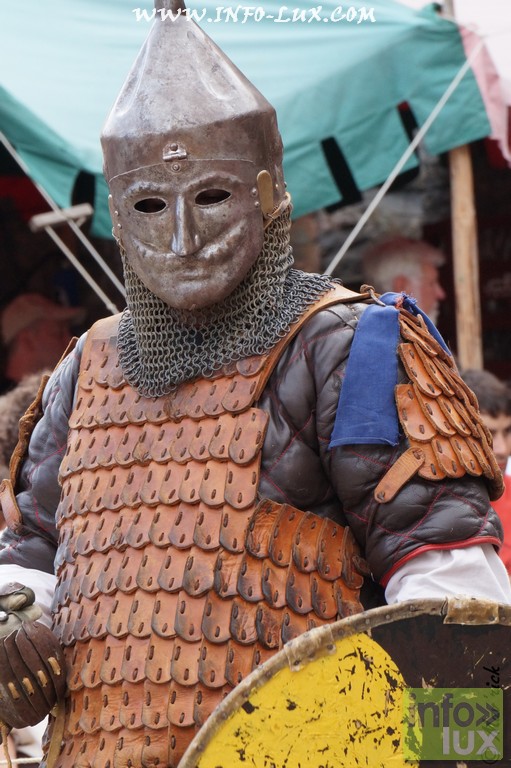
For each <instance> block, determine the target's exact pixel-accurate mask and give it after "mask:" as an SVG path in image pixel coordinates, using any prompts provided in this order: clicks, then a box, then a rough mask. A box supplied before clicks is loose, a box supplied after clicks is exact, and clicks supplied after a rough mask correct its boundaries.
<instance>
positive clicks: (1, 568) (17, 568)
mask: <svg viewBox="0 0 511 768" xmlns="http://www.w3.org/2000/svg"><path fill="white" fill-rule="evenodd" d="M11 581H17V582H18V583H19V584H23V586H24V587H30V589H33V590H34V594H35V601H36V603H37V604H38V605H40V606H41V608H42V611H43V615H42V616H41V618H40V619H39V621H40V622H41V624H45V625H46V626H47V627H50V628H51V613H50V607H51V603H52V600H53V595H54V593H55V586H56V584H57V577H56V576H55V575H54V574H53V573H46V572H45V571H36V570H35V569H33V568H23V567H22V566H21V565H15V564H14V563H13V564H8V563H6V564H5V565H0V583H1V584H8V583H9V582H11Z"/></svg>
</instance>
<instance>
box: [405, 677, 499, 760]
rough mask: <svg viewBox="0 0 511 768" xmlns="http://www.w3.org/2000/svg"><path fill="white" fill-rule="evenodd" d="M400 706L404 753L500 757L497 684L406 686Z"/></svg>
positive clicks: (437, 757)
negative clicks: (479, 685) (430, 686)
mask: <svg viewBox="0 0 511 768" xmlns="http://www.w3.org/2000/svg"><path fill="white" fill-rule="evenodd" d="M404 708H405V710H404V740H403V749H404V755H405V758H406V759H410V760H417V759H422V760H459V759H461V758H463V759H464V760H476V759H477V760H492V761H497V760H502V758H503V753H502V749H503V747H502V742H503V724H502V720H503V717H502V713H503V692H502V689H497V688H409V689H407V690H406V691H405V695H404Z"/></svg>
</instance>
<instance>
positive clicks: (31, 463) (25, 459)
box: [0, 338, 84, 573]
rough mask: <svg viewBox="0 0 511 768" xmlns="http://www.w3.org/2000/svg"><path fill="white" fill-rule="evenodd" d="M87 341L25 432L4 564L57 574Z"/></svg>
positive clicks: (0, 558)
mask: <svg viewBox="0 0 511 768" xmlns="http://www.w3.org/2000/svg"><path fill="white" fill-rule="evenodd" d="M83 341H84V338H82V339H80V340H79V342H78V344H77V345H76V346H75V347H74V349H72V350H71V351H69V353H68V354H67V355H66V356H65V357H64V359H63V360H62V362H61V363H60V364H59V366H57V368H56V369H55V371H54V372H53V374H52V376H51V377H50V379H49V381H48V383H47V385H46V387H45V389H44V392H43V394H42V402H41V408H40V410H39V412H38V413H37V416H36V418H34V419H33V420H32V422H33V423H31V424H30V427H29V429H27V430H25V432H26V434H24V436H23V439H24V442H25V443H26V444H24V445H19V446H18V451H19V454H20V455H19V466H18V467H17V468H16V469H15V471H14V473H13V474H14V477H13V480H14V481H15V486H14V488H13V490H12V491H11V490H10V489H9V490H8V491H7V492H6V494H5V496H4V500H5V501H4V502H3V503H5V504H7V505H8V507H9V512H8V523H9V527H8V528H6V529H5V530H4V531H3V532H2V536H1V540H0V547H1V549H0V564H2V563H15V564H17V565H21V566H23V567H26V568H35V569H37V570H41V571H46V572H47V573H53V570H54V568H53V561H54V558H55V552H56V541H57V532H56V527H55V512H56V509H57V506H58V503H59V499H60V485H59V481H58V471H59V465H60V462H61V460H62V456H63V454H64V452H65V450H66V443H67V435H68V419H69V415H70V413H71V410H72V405H73V399H74V394H75V385H76V380H77V377H78V370H79V365H80V354H81V349H82V347H83ZM14 494H15V495H14Z"/></svg>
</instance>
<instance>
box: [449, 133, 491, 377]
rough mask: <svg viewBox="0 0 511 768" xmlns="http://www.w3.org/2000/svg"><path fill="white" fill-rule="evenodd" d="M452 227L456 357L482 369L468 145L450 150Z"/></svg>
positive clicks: (470, 165)
mask: <svg viewBox="0 0 511 768" xmlns="http://www.w3.org/2000/svg"><path fill="white" fill-rule="evenodd" d="M449 170H450V178H451V226H452V244H453V246H452V249H453V272H454V297H455V305H456V339H457V358H458V363H459V365H460V367H461V368H462V369H463V368H477V369H481V368H483V365H484V364H483V345H482V325H481V299H480V294H479V255H478V247H477V222H476V212H475V204H474V179H473V173H472V161H471V157H470V147H469V146H468V145H465V146H462V147H456V149H452V150H451V151H450V152H449Z"/></svg>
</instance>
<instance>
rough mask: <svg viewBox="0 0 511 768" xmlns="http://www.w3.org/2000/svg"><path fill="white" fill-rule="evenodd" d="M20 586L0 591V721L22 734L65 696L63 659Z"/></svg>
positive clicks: (31, 598)
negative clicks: (24, 729) (22, 730)
mask: <svg viewBox="0 0 511 768" xmlns="http://www.w3.org/2000/svg"><path fill="white" fill-rule="evenodd" d="M34 600H35V595H34V593H33V591H32V590H31V589H30V588H28V587H24V586H23V585H22V584H17V583H11V584H6V585H5V586H3V587H0V720H2V721H3V722H4V723H5V724H6V725H7V726H9V727H10V728H23V727H25V726H27V725H35V724H36V723H39V722H40V721H41V720H43V718H44V717H46V715H47V714H48V713H49V712H50V710H51V709H52V708H53V706H54V705H55V704H56V703H57V700H58V699H60V698H61V697H62V696H63V694H64V691H65V683H66V675H65V670H64V657H63V653H62V650H61V648H60V646H59V643H58V640H57V638H56V637H55V635H54V634H53V632H52V631H51V630H50V629H48V628H47V627H45V626H44V624H41V623H40V622H38V621H37V619H38V618H39V617H40V616H41V613H42V611H41V609H40V608H39V606H38V605H36V604H35V603H34Z"/></svg>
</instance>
